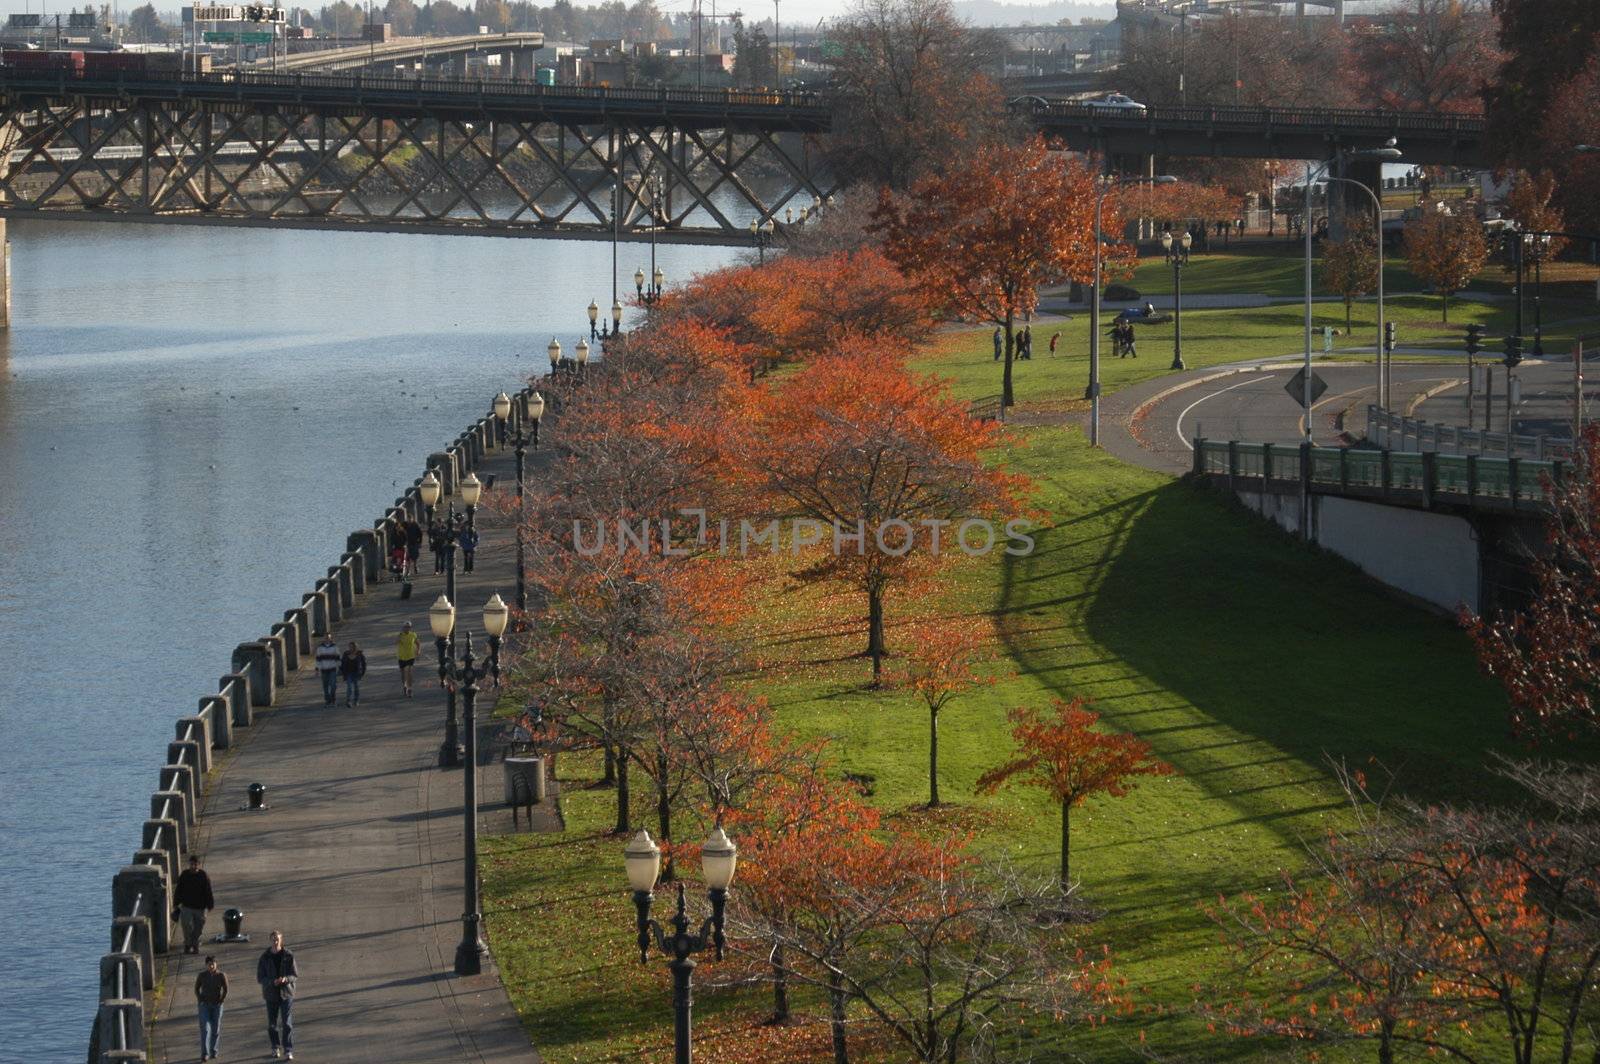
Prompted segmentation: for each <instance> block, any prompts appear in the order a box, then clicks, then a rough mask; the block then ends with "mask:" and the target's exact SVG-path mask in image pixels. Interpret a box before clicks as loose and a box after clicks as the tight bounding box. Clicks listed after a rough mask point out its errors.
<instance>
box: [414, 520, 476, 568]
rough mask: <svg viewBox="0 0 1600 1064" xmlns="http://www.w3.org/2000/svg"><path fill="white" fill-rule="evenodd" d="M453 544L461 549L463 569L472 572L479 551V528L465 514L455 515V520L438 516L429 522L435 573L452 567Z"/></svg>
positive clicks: (429, 545) (429, 541) (429, 542)
mask: <svg viewBox="0 0 1600 1064" xmlns="http://www.w3.org/2000/svg"><path fill="white" fill-rule="evenodd" d="M413 523H414V522H413ZM419 544H420V541H419ZM452 545H454V546H455V547H456V549H458V550H460V551H461V571H462V572H464V573H470V572H472V565H473V562H474V560H475V559H476V555H477V552H478V530H477V529H476V528H474V527H473V526H472V525H471V524H469V523H468V522H467V518H466V515H465V514H457V515H455V518H454V520H450V519H447V518H440V517H436V518H434V519H433V520H432V521H431V522H429V524H428V549H429V550H431V551H432V552H433V571H434V573H436V574H438V573H443V572H444V571H445V570H446V569H448V568H449V567H450V547H451V546H452Z"/></svg>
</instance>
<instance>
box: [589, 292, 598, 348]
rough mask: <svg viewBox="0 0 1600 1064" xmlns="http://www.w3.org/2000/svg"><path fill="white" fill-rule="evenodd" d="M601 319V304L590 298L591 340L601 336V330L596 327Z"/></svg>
mask: <svg viewBox="0 0 1600 1064" xmlns="http://www.w3.org/2000/svg"><path fill="white" fill-rule="evenodd" d="M599 320H600V304H598V303H596V302H595V301H594V300H592V299H591V300H589V339H591V340H597V339H599V337H600V330H599V329H598V328H597V327H596V323H598V322H599Z"/></svg>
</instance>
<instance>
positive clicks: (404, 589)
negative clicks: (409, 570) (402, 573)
mask: <svg viewBox="0 0 1600 1064" xmlns="http://www.w3.org/2000/svg"><path fill="white" fill-rule="evenodd" d="M400 597H401V598H403V599H408V598H410V597H411V581H409V580H402V581H401V582H400Z"/></svg>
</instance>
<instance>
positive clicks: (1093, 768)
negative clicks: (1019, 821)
mask: <svg viewBox="0 0 1600 1064" xmlns="http://www.w3.org/2000/svg"><path fill="white" fill-rule="evenodd" d="M1008 716H1009V717H1010V719H1011V724H1012V727H1011V737H1012V738H1013V739H1015V740H1016V741H1017V745H1018V746H1019V747H1021V748H1022V749H1021V752H1020V754H1019V755H1018V756H1017V757H1016V758H1014V759H1013V760H1011V761H1008V762H1006V763H1005V764H1004V765H1001V766H1000V767H999V768H995V769H991V770H990V771H988V772H985V773H984V774H983V775H982V776H980V777H979V778H978V793H979V794H993V793H994V792H995V791H997V790H999V789H1000V787H1001V786H1002V785H1003V784H1004V783H1006V782H1007V781H1008V780H1010V779H1012V778H1016V777H1020V779H1021V782H1023V783H1025V784H1028V785H1029V786H1032V787H1037V788H1039V789H1040V790H1042V791H1044V792H1045V793H1046V794H1048V795H1050V797H1052V798H1054V799H1055V800H1056V801H1058V802H1060V803H1061V888H1062V889H1063V890H1066V889H1068V888H1069V887H1070V886H1071V884H1072V881H1071V878H1070V876H1069V875H1068V861H1067V855H1068V853H1069V850H1070V846H1069V842H1070V835H1069V825H1070V819H1069V818H1070V815H1071V812H1072V807H1073V806H1075V805H1079V804H1081V803H1082V802H1083V800H1084V799H1085V798H1088V797H1090V796H1091V795H1095V794H1108V795H1111V796H1112V797H1113V798H1120V797H1122V796H1123V795H1125V794H1127V793H1128V781H1129V779H1130V777H1133V776H1166V775H1170V774H1171V773H1172V771H1173V768H1172V766H1171V765H1169V764H1167V763H1166V762H1165V761H1158V760H1156V759H1155V758H1152V757H1151V756H1150V744H1149V743H1147V742H1145V741H1144V740H1143V739H1139V738H1136V737H1134V736H1132V735H1116V734H1109V733H1107V732H1100V731H1095V730H1094V725H1095V722H1096V721H1098V720H1099V719H1100V714H1098V713H1093V712H1090V711H1089V710H1087V709H1084V708H1083V699H1081V698H1074V699H1072V700H1071V701H1070V702H1069V701H1067V700H1066V699H1061V698H1058V699H1056V700H1055V713H1054V715H1052V716H1046V715H1045V714H1043V713H1040V712H1039V711H1038V710H1036V709H1028V708H1026V707H1020V706H1019V707H1018V708H1016V709H1013V710H1012V711H1011V712H1010V713H1009V714H1008Z"/></svg>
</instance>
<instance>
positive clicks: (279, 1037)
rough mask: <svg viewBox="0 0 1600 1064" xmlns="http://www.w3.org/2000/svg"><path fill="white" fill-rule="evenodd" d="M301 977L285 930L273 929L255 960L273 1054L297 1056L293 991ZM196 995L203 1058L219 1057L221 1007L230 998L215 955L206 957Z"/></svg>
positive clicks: (195, 987)
mask: <svg viewBox="0 0 1600 1064" xmlns="http://www.w3.org/2000/svg"><path fill="white" fill-rule="evenodd" d="M299 979H300V969H299V967H298V966H297V965H296V964H295V959H294V954H293V953H290V952H289V951H288V950H287V949H285V948H284V945H283V932H282V931H273V932H272V934H271V936H269V938H268V946H267V948H266V949H265V950H263V951H262V953H261V956H260V957H259V958H257V959H256V985H258V986H259V987H261V998H262V1001H264V1002H265V1003H266V1006H267V1044H268V1045H270V1046H271V1047H272V1055H273V1056H274V1057H282V1058H285V1059H287V1060H293V1059H294V991H295V984H296V983H297V982H298V981H299ZM194 997H195V1002H196V1006H197V1007H196V1011H197V1012H198V1014H199V1018H200V1059H201V1060H202V1061H206V1060H216V1059H217V1046H218V1044H219V1043H220V1042H221V1041H222V1010H223V1005H224V1003H225V1002H226V1001H227V1000H228V976H227V974H226V973H225V972H223V970H222V969H221V967H220V966H218V964H217V958H216V957H214V956H211V957H207V958H206V966H205V967H204V968H202V969H201V970H200V973H199V974H198V975H196V976H195V979H194Z"/></svg>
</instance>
